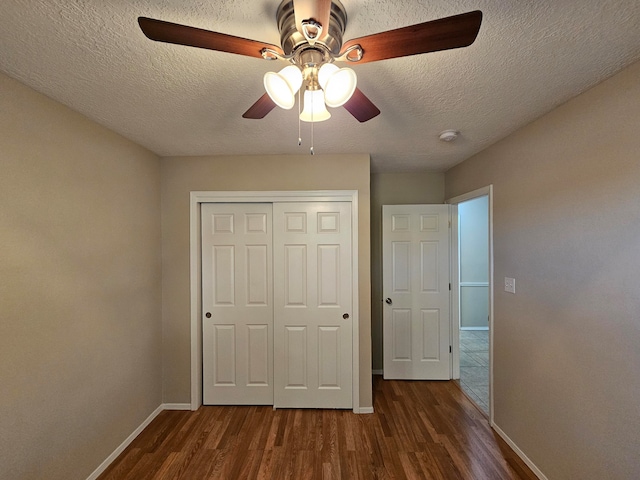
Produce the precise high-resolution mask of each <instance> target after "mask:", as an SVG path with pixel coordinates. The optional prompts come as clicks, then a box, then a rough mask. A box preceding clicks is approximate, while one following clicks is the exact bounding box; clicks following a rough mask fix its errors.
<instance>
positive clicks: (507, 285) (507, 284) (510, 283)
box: [504, 277, 516, 293]
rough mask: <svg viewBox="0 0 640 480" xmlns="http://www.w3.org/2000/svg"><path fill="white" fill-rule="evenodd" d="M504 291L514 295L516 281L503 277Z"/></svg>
mask: <svg viewBox="0 0 640 480" xmlns="http://www.w3.org/2000/svg"><path fill="white" fill-rule="evenodd" d="M504 291H505V292H509V293H516V279H515V278H509V277H504Z"/></svg>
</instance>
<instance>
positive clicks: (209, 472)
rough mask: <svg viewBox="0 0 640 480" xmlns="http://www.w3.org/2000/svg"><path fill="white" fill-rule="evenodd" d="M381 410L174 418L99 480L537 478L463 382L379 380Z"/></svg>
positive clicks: (156, 424)
mask: <svg viewBox="0 0 640 480" xmlns="http://www.w3.org/2000/svg"><path fill="white" fill-rule="evenodd" d="M374 410H375V413H373V414H364V415H356V414H354V413H353V412H351V411H344V410H276V411H274V410H273V409H272V408H271V407H264V406H263V407H210V406H209V407H201V408H200V409H199V410H198V411H196V412H185V411H164V412H162V413H161V414H160V415H158V417H156V419H155V420H154V421H153V422H152V423H151V424H150V425H149V426H148V427H147V428H146V429H145V430H144V431H143V432H142V433H141V434H140V435H139V436H138V437H137V438H136V439H135V440H134V441H133V442H132V443H131V445H129V447H128V448H127V449H126V450H125V451H124V452H123V453H122V454H121V455H120V456H119V457H118V458H117V459H116V460H115V461H114V462H113V463H112V464H111V465H110V466H109V468H108V469H107V470H106V471H105V472H104V473H103V474H102V475H101V476H100V477H99V479H100V480H121V479H135V480H142V479H163V480H164V479H176V480H178V479H181V480H182V479H184V480H200V479H216V480H217V479H223V480H231V479H277V480H280V479H296V480H298V479H304V480H307V479H324V480H337V479H366V480H369V479H410V480H413V479H441V480H449V479H465V480H483V479H491V480H497V479H511V480H535V479H536V476H535V475H534V474H533V473H532V472H531V470H530V469H529V468H528V467H527V466H526V465H525V464H524V463H523V462H522V461H521V460H520V459H519V458H518V457H517V455H516V454H515V453H514V452H513V451H512V450H511V449H510V448H509V447H508V446H507V445H506V444H505V443H504V441H502V439H501V438H500V437H498V435H497V434H495V433H494V432H493V431H492V430H491V429H490V427H489V424H488V421H487V419H486V417H485V416H484V415H483V414H482V413H481V412H480V411H479V410H478V409H477V407H476V406H475V405H474V404H473V403H472V402H471V401H470V400H469V399H468V398H467V397H466V396H465V395H464V393H463V392H462V391H461V390H460V388H459V387H458V385H456V384H455V383H454V382H415V381H413V382H412V381H388V380H387V381H383V380H382V379H381V377H375V379H374Z"/></svg>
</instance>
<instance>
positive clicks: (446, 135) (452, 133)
mask: <svg viewBox="0 0 640 480" xmlns="http://www.w3.org/2000/svg"><path fill="white" fill-rule="evenodd" d="M458 135H460V132H458V131H457V130H445V131H444V132H442V133H440V136H439V137H438V138H439V139H440V140H442V141H443V142H453V141H454V140H455V139H456V138H458Z"/></svg>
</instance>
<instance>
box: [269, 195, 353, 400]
mask: <svg viewBox="0 0 640 480" xmlns="http://www.w3.org/2000/svg"><path fill="white" fill-rule="evenodd" d="M273 208H274V210H273V232H274V309H275V311H274V313H275V315H274V325H275V333H274V334H275V336H274V346H275V348H274V369H275V372H276V375H275V382H274V383H275V392H274V395H275V397H274V405H275V406H276V407H290V408H352V374H353V373H352V318H351V298H352V297H351V290H352V278H351V276H352V271H351V204H350V203H345V202H324V203H321V202H315V203H277V204H274V206H273Z"/></svg>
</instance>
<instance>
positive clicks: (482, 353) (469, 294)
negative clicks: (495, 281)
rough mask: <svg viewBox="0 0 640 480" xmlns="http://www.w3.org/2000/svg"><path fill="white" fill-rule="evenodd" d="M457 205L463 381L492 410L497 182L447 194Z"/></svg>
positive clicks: (483, 406)
mask: <svg viewBox="0 0 640 480" xmlns="http://www.w3.org/2000/svg"><path fill="white" fill-rule="evenodd" d="M448 203H452V204H456V205H457V206H458V222H457V238H458V268H457V275H456V273H455V272H454V277H455V278H456V280H457V281H456V282H455V283H456V285H457V286H456V296H457V305H458V312H459V314H458V318H459V329H453V330H454V331H456V330H457V331H458V332H459V337H458V338H457V339H455V340H457V342H458V345H459V349H457V354H458V358H457V359H456V360H457V361H456V362H454V363H456V364H457V365H459V376H458V378H459V383H460V387H461V388H462V390H463V391H464V392H465V393H466V394H467V396H468V397H470V398H471V399H472V400H473V401H474V402H475V403H476V405H477V406H478V407H479V408H480V409H481V410H482V411H484V412H485V413H486V414H487V415H488V416H491V411H492V410H491V404H492V402H491V399H492V395H491V344H492V342H491V338H492V335H491V325H492V318H493V315H492V305H493V302H492V292H493V289H492V272H493V259H492V232H491V223H492V222H491V213H492V208H491V205H492V188H491V186H489V187H486V188H483V189H479V190H475V191H473V192H470V193H468V194H466V195H462V196H459V197H455V198H453V199H450V200H448Z"/></svg>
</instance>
